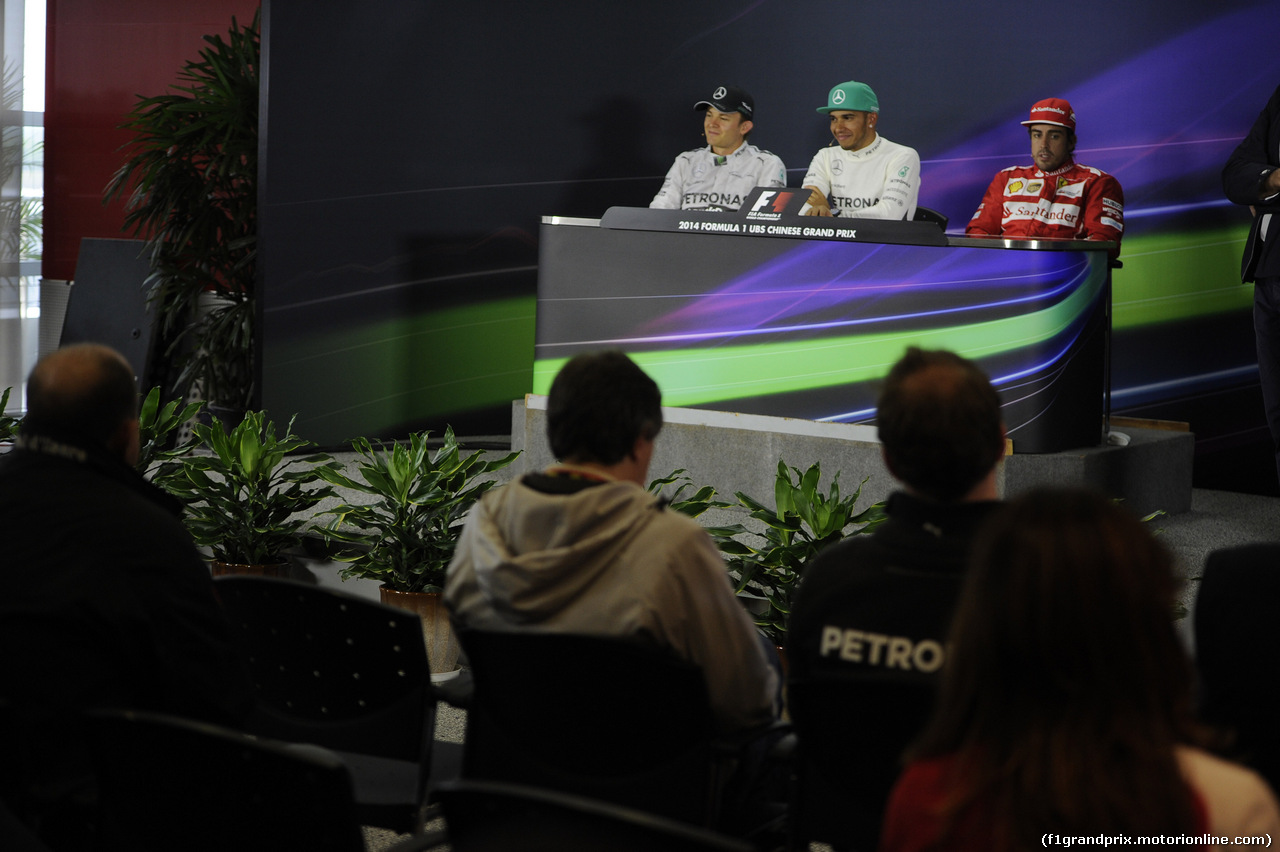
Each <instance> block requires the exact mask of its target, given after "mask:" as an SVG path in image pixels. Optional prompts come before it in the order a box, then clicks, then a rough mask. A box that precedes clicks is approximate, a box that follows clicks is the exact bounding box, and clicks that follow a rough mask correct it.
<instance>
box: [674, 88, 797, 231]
mask: <svg viewBox="0 0 1280 852" xmlns="http://www.w3.org/2000/svg"><path fill="white" fill-rule="evenodd" d="M693 108H694V109H695V110H705V111H706V115H705V116H704V117H703V119H702V132H703V134H704V135H705V136H706V137H707V144H706V146H704V147H701V148H694V149H693V150H692V151H685V152H684V153H683V154H681V155H680V156H678V157H676V161H675V163H674V164H673V165H672V166H671V170H670V171H669V172H667V177H666V180H664V181H663V182H662V189H660V190H658V194H657V195H655V196H654V197H653V201H651V202H649V206H650V207H658V208H665V209H668V210H737V209H738V208H739V207H741V206H742V200H743V199H744V198H746V197H747V194H748V193H749V192H751V190H753V189H755V188H756V187H757V186H773V187H777V186H786V185H787V167H786V166H784V165H783V164H782V160H780V159H779V158H778V157H777V156H776V155H774V154H771V153H769V152H768V151H762V150H760V149H759V148H757V147H756V146H755V145H752V144H751V143H750V142H748V141H747V134H748V133H750V132H751V128H752V127H753V126H754V121H753V117H754V115H755V102H754V101H752V99H751V95H749V94H748V93H747V92H746V91H745V90H744V89H739V88H737V87H735V86H720V87H719V88H717V89H716V90H715V92H714V93H713V94H712V95H711V98H710V99H709V100H705V101H698V102H697V103H696V104H694V105H693Z"/></svg>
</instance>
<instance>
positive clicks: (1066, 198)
mask: <svg viewBox="0 0 1280 852" xmlns="http://www.w3.org/2000/svg"><path fill="white" fill-rule="evenodd" d="M1022 125H1023V127H1026V128H1027V133H1028V135H1029V136H1030V137H1031V159H1032V161H1033V162H1032V164H1031V165H1029V166H1010V167H1009V168H1007V169H1004V170H1003V171H1000V172H997V173H996V176H995V177H994V178H992V179H991V185H990V186H988V187H987V191H986V194H985V195H984V196H983V198H982V203H981V204H979V205H978V209H977V210H976V211H975V212H974V214H973V217H972V218H971V219H970V220H969V224H968V225H966V226H965V229H964V232H965V233H966V234H968V235H970V236H993V237H1000V236H1003V237H1026V238H1032V237H1034V238H1036V239H1040V238H1044V237H1048V238H1050V239H1059V240H1110V241H1112V242H1115V243H1119V242H1120V239H1121V238H1122V237H1123V236H1124V191H1123V190H1122V189H1121V188H1120V183H1119V181H1117V180H1116V179H1115V178H1114V177H1112V176H1111V175H1109V174H1107V173H1106V172H1104V171H1102V170H1101V169H1095V168H1094V167H1093V166H1083V165H1080V164H1079V163H1077V162H1076V161H1075V160H1074V158H1073V157H1074V154H1075V150H1076V113H1075V110H1074V109H1072V108H1071V104H1070V103H1068V102H1067V101H1064V100H1063V99H1061V98H1045V99H1044V100H1042V101H1037V102H1036V103H1035V104H1034V105H1033V106H1032V107H1031V113H1030V115H1029V116H1028V117H1027V120H1026V121H1024V122H1022ZM1117 253H1118V250H1117Z"/></svg>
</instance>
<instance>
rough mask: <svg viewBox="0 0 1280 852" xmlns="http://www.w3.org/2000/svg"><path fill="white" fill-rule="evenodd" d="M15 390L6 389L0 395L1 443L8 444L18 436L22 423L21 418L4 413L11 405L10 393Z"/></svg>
mask: <svg viewBox="0 0 1280 852" xmlns="http://www.w3.org/2000/svg"><path fill="white" fill-rule="evenodd" d="M12 390H13V388H5V389H4V393H2V394H0V443H8V442H9V441H12V440H13V437H14V436H15V435H17V434H18V424H19V423H21V422H22V418H21V417H12V416H10V415H8V414H5V413H4V410H5V407H6V406H7V405H8V404H9V393H10V392H11V391H12Z"/></svg>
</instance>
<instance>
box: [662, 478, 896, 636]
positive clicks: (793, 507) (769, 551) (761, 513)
mask: <svg viewBox="0 0 1280 852" xmlns="http://www.w3.org/2000/svg"><path fill="white" fill-rule="evenodd" d="M793 474H794V478H793ZM821 478H822V470H821V468H820V466H819V465H818V464H816V463H815V464H813V465H810V467H809V469H808V470H806V471H804V472H803V473H801V472H800V469H799V468H794V467H789V466H788V465H787V463H786V462H785V461H779V462H778V474H777V477H776V479H775V480H774V504H775V506H776V508H775V509H770V508H769V507H767V506H765V505H764V504H763V503H761V502H760V501H759V500H756V499H755V498H753V497H750V496H748V495H746V494H744V493H742V492H741V491H739V492H737V493H736V494H735V496H736V497H737V498H738V504H737V505H738V506H740V507H742V508H745V509H749V510H750V517H752V518H754V519H755V520H756V521H758V522H760V525H761V528H760V530H759V532H753V531H752V530H749V529H747V527H745V526H743V525H742V524H733V525H731V526H724V527H717V526H709V527H707V528H706V529H707V532H708V533H709V534H710V535H711V537H712V538H713V539H715V542H716V545H717V546H718V547H719V548H720V552H721V553H722V554H724V556H725V563H726V565H727V567H728V570H729V576H730V578H731V579H732V580H733V584H734V590H735V591H736V592H737V594H738V596H739V597H740V598H741V599H742V600H743V603H744V604H745V605H746V606H747V609H748V610H749V611H750V612H751V614H752V616H753V617H754V618H755V621H756V627H757V628H758V629H759V630H760V632H761V633H762V634H764V635H765V636H766V637H768V638H769V640H770V641H772V642H773V644H775V645H777V646H778V648H779V651H781V649H782V645H783V642H784V640H785V637H786V633H787V618H788V616H789V615H790V614H791V595H792V592H793V591H794V590H795V584H796V581H797V580H798V579H799V577H800V572H801V570H802V568H803V566H804V563H805V562H806V561H808V560H809V559H811V558H812V557H813V556H814V554H816V553H817V552H818V551H819V550H821V549H822V548H824V547H827V546H829V545H831V544H834V543H835V542H837V541H839V540H840V539H842V538H844V536H845V534H846V533H845V530H846V528H847V527H849V526H851V525H853V524H859V525H860V526H859V527H858V528H857V529H855V530H853V531H852V532H851V533H849V534H850V535H859V534H861V533H866V532H870V531H871V530H872V529H874V528H875V527H876V525H878V524H879V523H880V522H881V521H883V520H884V518H885V514H884V504H883V503H876V504H874V505H872V506H869V507H868V508H866V509H865V510H863V511H861V512H859V513H857V514H854V511H853V507H854V504H855V503H856V502H857V501H858V497H859V495H860V494H861V493H862V486H861V485H859V486H858V489H857V490H856V491H854V492H853V494H850V495H848V496H846V497H841V495H840V474H839V473H838V472H837V473H836V475H835V476H834V477H832V481H831V486H830V488H829V489H828V492H827V493H826V494H825V495H824V494H823V493H822V492H821V491H820V490H819V486H818V483H819V481H820V480H821ZM865 481H866V480H863V482H865ZM677 482H679V483H680V485H679V487H678V488H676V489H675V491H674V492H673V493H672V494H671V497H670V507H671V508H672V509H674V510H675V511H678V512H683V513H684V514H686V515H688V516H690V517H692V518H697V517H699V516H700V515H702V514H703V513H704V512H706V511H707V510H708V509H727V508H732V507H733V505H734V504H731V503H726V502H724V501H723V500H718V499H716V492H715V489H714V488H713V487H712V486H709V485H706V486H703V487H702V488H699V489H696V490H695V491H694V492H693V493H692V494H686V489H689V488H692V487H693V483H692V481H691V480H690V479H689V477H688V475H687V474H685V471H684V470H683V469H681V470H676V471H673V472H672V473H671V474H670V475H669V476H667V477H665V478H663V479H656V480H654V481H653V482H651V483H650V484H649V490H650V491H652V492H654V493H657V492H659V491H660V490H661V489H662V487H663V486H666V485H672V484H675V483H677Z"/></svg>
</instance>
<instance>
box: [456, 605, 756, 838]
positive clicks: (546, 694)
mask: <svg viewBox="0 0 1280 852" xmlns="http://www.w3.org/2000/svg"><path fill="white" fill-rule="evenodd" d="M459 639H460V641H461V643H462V648H463V651H464V652H465V653H466V656H467V659H468V660H469V661H470V665H471V669H472V674H473V676H474V679H475V694H474V697H473V700H472V704H471V709H470V711H469V714H468V718H467V742H466V746H465V749H464V752H463V767H462V777H463V778H464V779H482V780H493V781H505V782H511V783H516V784H526V785H531V786H535V787H541V788H547V789H551V790H558V791H562V792H568V793H576V794H579V795H585V796H590V797H591V798H594V799H600V800H605V801H609V802H613V803H617V804H622V805H627V806H630V807H633V808H637V809H639V810H641V811H645V812H649V813H654V814H660V815H662V816H665V817H668V818H671V819H677V820H681V821H684V822H688V823H694V824H699V825H704V826H708V827H715V826H717V824H718V822H719V819H720V812H721V807H722V804H723V802H722V799H723V796H724V792H725V786H726V781H727V779H728V777H729V775H730V773H731V772H732V769H733V767H734V765H735V763H734V761H735V758H736V757H737V756H738V755H739V754H740V745H741V744H740V743H726V742H723V741H717V739H716V736H715V733H714V726H713V721H712V716H711V710H710V706H709V704H708V700H707V691H706V683H705V680H704V679H703V677H702V673H701V671H700V670H699V669H698V668H697V667H696V666H693V665H691V664H689V663H687V662H684V661H682V660H679V659H677V658H676V657H674V656H673V655H672V654H670V653H667V652H665V651H662V650H660V649H656V648H650V647H645V646H642V645H638V644H636V643H634V642H631V641H626V640H621V639H616V638H602V637H598V636H582V635H577V634H566V633H547V632H530V631H522V632H500V631H489V630H476V629H463V630H460V631H459Z"/></svg>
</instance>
